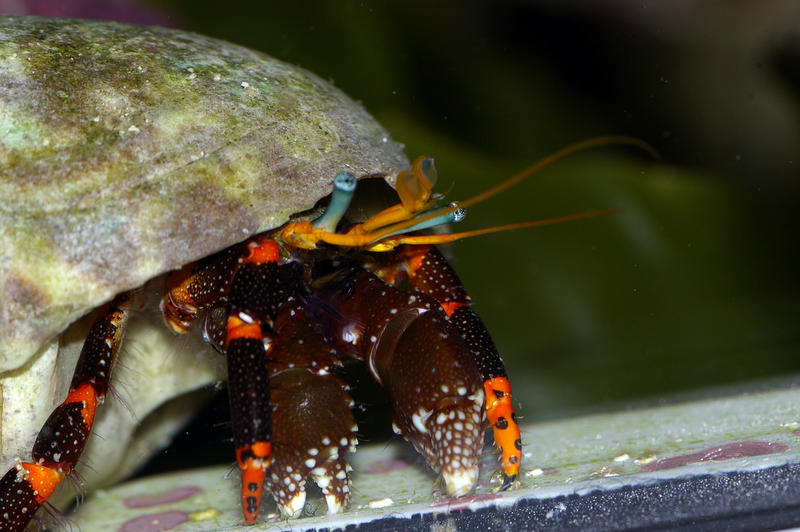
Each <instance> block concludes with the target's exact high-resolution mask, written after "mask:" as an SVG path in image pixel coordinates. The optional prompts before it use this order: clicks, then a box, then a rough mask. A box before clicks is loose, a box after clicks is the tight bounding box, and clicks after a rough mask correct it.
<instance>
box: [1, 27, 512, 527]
mask: <svg viewBox="0 0 800 532" xmlns="http://www.w3.org/2000/svg"><path fill="white" fill-rule="evenodd" d="M0 66H2V68H0V128H2V129H1V130H2V135H0V169H2V177H1V178H0V242H2V252H1V255H0V287H2V288H0V372H2V373H0V386H1V387H2V416H3V417H2V435H1V436H2V463H1V464H0V466H2V468H3V470H4V471H7V473H5V475H4V476H3V477H2V480H0V529H2V530H22V529H24V528H25V527H26V526H27V524H28V523H29V521H30V520H31V519H32V517H33V516H34V513H35V512H36V510H37V508H39V507H40V506H42V505H43V504H45V501H47V500H48V499H49V497H50V496H51V494H52V492H53V490H54V489H55V487H56V486H57V485H58V484H59V483H60V482H61V480H63V479H64V478H65V477H66V476H68V475H70V474H72V473H73V471H74V469H75V466H76V465H78V469H79V470H81V469H82V468H81V466H80V464H81V463H83V462H85V463H86V464H88V465H90V467H88V468H85V469H84V470H81V473H80V474H81V480H82V481H83V482H84V483H85V484H86V485H87V486H89V487H91V486H95V485H99V484H102V483H107V482H109V481H111V480H112V479H114V478H118V477H120V476H122V475H124V474H125V473H127V472H129V471H130V470H131V469H132V467H133V466H134V465H135V462H137V461H139V460H141V457H142V456H144V455H146V454H148V453H150V452H152V450H153V449H154V448H156V447H157V446H158V444H159V443H160V442H161V440H163V438H164V433H165V432H168V429H166V428H165V427H166V426H174V425H175V424H176V423H179V422H180V420H175V419H168V420H167V421H162V420H156V421H152V422H150V421H148V420H146V421H145V422H144V423H143V424H142V427H137V424H138V423H139V421H141V420H142V419H143V418H144V417H145V416H146V414H147V412H148V411H149V410H151V409H153V408H154V407H155V406H156V405H158V404H160V403H162V402H164V401H165V400H166V399H167V398H169V397H171V396H173V395H176V394H178V393H180V392H182V391H185V390H188V389H192V388H197V387H201V386H204V385H206V384H207V383H209V382H213V381H215V380H217V379H218V378H220V373H221V372H222V373H227V378H228V381H229V391H230V401H231V407H232V417H233V419H232V430H233V434H234V442H235V447H236V457H237V461H238V463H239V466H240V469H241V471H242V508H243V513H244V516H245V520H246V521H247V522H250V523H252V522H254V521H255V520H256V519H257V517H258V512H259V505H260V499H261V494H262V490H263V489H264V488H266V489H267V490H268V491H270V492H271V493H272V495H273V496H274V497H275V499H276V501H277V503H278V506H279V508H280V509H281V511H282V512H283V513H284V514H287V515H290V516H293V515H297V514H299V512H300V511H301V510H302V508H303V502H304V484H305V482H306V477H309V476H310V477H311V478H312V479H313V480H315V481H316V483H317V484H318V485H319V486H320V487H321V488H322V489H323V492H324V493H325V495H326V500H327V502H328V509H329V511H331V512H338V511H341V510H342V508H343V507H344V505H345V504H346V500H347V490H348V478H349V473H348V468H349V466H348V465H347V460H346V453H347V452H349V451H353V450H354V448H355V446H356V443H357V438H356V431H357V427H356V425H355V423H354V421H353V417H352V414H351V413H350V406H351V403H352V401H351V399H350V397H349V394H348V390H347V387H346V386H345V385H344V384H343V382H342V381H341V379H340V378H339V376H338V368H339V366H340V365H341V362H342V360H344V359H345V358H350V359H356V360H361V361H363V362H364V363H365V364H367V366H368V368H369V371H370V372H371V374H372V375H373V376H374V378H375V379H376V380H377V381H378V382H380V383H381V384H382V385H383V386H384V387H386V388H387V389H388V390H389V393H390V396H391V398H392V403H393V407H394V422H395V427H396V430H397V431H398V432H399V433H400V434H402V435H403V436H404V437H405V438H406V439H408V440H409V441H410V442H412V443H413V444H414V446H415V447H416V448H417V449H418V450H419V451H420V452H421V453H422V454H423V456H424V457H425V459H426V460H427V462H428V464H429V465H430V466H431V467H432V468H433V469H434V470H435V471H436V472H438V473H440V474H441V475H442V477H443V479H444V481H445V485H446V489H447V491H448V493H450V494H451V495H461V494H464V493H467V492H469V491H470V490H471V489H472V487H473V485H474V483H475V481H476V472H477V464H478V457H479V455H480V452H481V450H482V447H483V432H484V428H485V426H484V423H485V422H486V420H488V422H489V423H490V424H491V425H492V427H493V429H494V435H495V440H496V442H497V444H498V446H499V447H500V448H501V451H502V469H503V471H504V474H505V478H506V482H505V485H506V486H508V485H509V484H510V483H511V481H513V479H514V476H515V475H516V473H517V472H518V470H519V466H520V460H521V441H520V439H519V430H518V427H517V424H516V420H515V417H514V412H513V408H512V406H511V390H510V387H509V384H508V380H507V378H506V375H505V370H504V368H503V365H502V362H501V360H500V357H499V355H498V353H497V351H496V349H495V348H494V344H493V343H492V341H491V338H490V337H489V335H488V333H487V331H486V329H485V327H484V326H483V324H482V323H481V321H480V319H479V318H478V317H477V315H476V314H475V313H474V311H472V310H471V308H470V305H469V297H468V295H467V294H466V292H465V290H464V288H463V287H462V286H461V283H460V281H459V280H458V277H457V276H456V274H455V273H454V272H453V270H452V268H451V267H450V266H449V265H448V264H447V261H446V260H445V259H444V258H443V257H442V255H441V254H440V253H439V252H438V251H437V250H436V248H435V247H433V246H432V244H433V243H436V242H442V241H445V240H447V238H446V237H434V238H433V239H431V237H428V236H425V235H421V234H418V233H419V231H422V230H424V229H426V228H428V227H431V226H434V225H441V224H444V223H448V222H449V221H452V220H453V219H454V217H457V216H458V213H459V212H460V211H458V210H457V208H456V207H452V206H447V205H444V206H442V205H439V199H440V198H439V196H437V195H435V194H432V193H431V188H430V185H431V183H432V181H433V179H434V177H435V169H434V167H433V163H432V160H431V159H428V158H424V157H423V158H420V159H418V160H417V161H416V162H415V163H414V165H409V164H408V162H407V160H406V159H405V157H404V155H403V154H402V149H401V146H400V145H398V144H397V143H395V142H393V141H392V140H391V139H390V138H389V136H388V134H387V133H386V132H385V131H384V130H383V129H382V128H381V127H380V126H379V125H378V124H377V123H376V122H375V121H374V120H373V119H372V118H371V117H370V116H369V115H368V114H367V113H366V112H365V111H364V110H363V109H362V108H361V107H360V106H359V105H357V104H355V103H354V102H352V101H351V100H350V99H348V98H347V97H346V96H344V95H343V94H342V93H341V92H339V91H338V90H336V89H335V88H333V87H332V86H330V85H329V84H327V83H325V82H323V81H321V80H320V79H318V78H317V77H315V76H314V75H313V74H310V73H308V72H305V71H303V70H301V69H299V68H296V67H292V66H290V65H286V64H284V63H282V62H280V61H277V60H275V59H272V58H270V57H268V56H265V55H263V54H260V53H257V52H253V51H250V50H246V49H244V48H240V47H237V46H234V45H231V44H228V43H224V42H220V41H216V40H213V39H210V38H206V37H202V36H199V35H195V34H191V33H185V32H179V31H173V30H164V29H158V28H143V27H135V26H126V25H120V24H113V23H102V22H87V21H77V20H58V19H43V18H23V17H10V18H3V19H0ZM354 176H355V177H354ZM376 176H379V177H385V178H387V181H389V182H390V183H391V184H393V185H395V186H396V188H397V190H398V193H399V196H400V203H398V204H397V205H394V206H390V207H388V208H386V209H384V210H381V211H380V212H378V213H377V214H375V215H373V216H371V217H368V218H367V219H366V220H363V219H362V220H357V219H351V218H350V217H349V215H346V213H345V212H346V211H347V204H348V203H349V201H350V197H351V194H352V191H353V189H354V187H355V183H356V177H357V178H362V177H376ZM334 177H335V179H334ZM332 183H333V185H332ZM332 188H334V189H335V192H334V194H333V196H332V199H331V201H330V205H329V206H328V207H327V209H326V210H325V211H324V213H323V214H322V215H319V212H318V211H313V208H314V205H315V203H316V202H317V201H318V200H320V199H321V198H322V197H323V196H326V195H327V194H329V193H330V192H331V190H332ZM309 211H311V212H309ZM298 213H300V215H299V216H295V215H297V214H298ZM303 213H305V216H303ZM356 218H357V217H356ZM362 218H363V217H362ZM290 219H291V221H290ZM287 221H288V222H289V223H288V224H287V223H286V222H287ZM359 222H360V223H359ZM167 272H172V273H170V274H169V275H167V276H166V279H165V278H164V274H166V273H167ZM159 276H161V277H160V278H159ZM142 286H145V288H139V287H142ZM153 292H156V293H157V296H158V299H160V301H161V304H160V306H161V309H162V312H163V316H164V318H165V321H166V322H167V324H169V326H170V328H171V329H172V330H173V331H178V332H186V331H188V330H189V329H199V330H200V331H201V332H202V337H203V338H204V339H205V341H206V342H207V343H208V344H211V346H213V347H214V348H215V349H216V350H218V351H219V352H220V353H222V354H223V355H224V356H223V357H220V356H218V355H216V354H213V353H211V352H210V351H211V350H210V349H206V350H201V349H196V348H195V344H190V348H189V349H188V351H189V352H190V353H191V355H190V357H191V358H189V359H186V358H184V359H180V360H179V359H177V358H176V357H175V356H173V355H172V354H171V353H163V359H162V360H160V361H159V363H158V364H155V363H154V362H153V361H149V362H148V364H146V365H145V364H141V363H139V362H137V361H136V360H135V357H136V351H137V344H138V345H142V344H144V343H146V342H149V341H150V340H149V339H148V338H150V336H148V335H157V336H163V335H174V332H171V331H169V330H168V329H167V328H166V327H161V328H159V329H158V332H155V330H156V327H154V326H153V325H154V324H153V321H154V320H153V318H152V313H147V312H146V308H147V305H148V304H149V303H148V300H149V299H153V297H152V293H153ZM97 307H100V308H99V310H95V311H94V312H93V313H91V314H89V315H88V316H86V317H85V318H83V319H80V318H81V317H82V316H85V315H87V313H89V312H90V311H91V310H92V309H96V308H97ZM140 309H145V310H141V311H140ZM142 316H144V317H142ZM84 335H85V338H86V340H85V342H83V341H81V340H76V339H77V338H79V337H81V336H84ZM187 342H190V341H187ZM122 343H126V344H130V346H131V348H130V349H129V350H128V352H127V353H124V355H125V356H121V357H120V359H121V360H119V362H117V361H116V358H117V356H116V355H117V352H118V350H119V348H120V345H121V344H122ZM168 343H169V342H168ZM173 343H174V344H177V343H178V342H173ZM81 346H82V347H81ZM183 347H184V350H185V351H187V349H185V348H186V345H183ZM127 356H129V357H131V358H129V359H127V360H126V358H125V357H127ZM76 359H77V362H76ZM154 365H155V366H156V367H153V366H154ZM226 365H227V370H225V366H226ZM170 366H172V367H170ZM112 368H113V373H112ZM70 375H72V377H70ZM115 387H116V389H117V390H119V391H118V392H117V395H118V396H119V398H118V399H120V400H115V401H108V403H110V404H108V405H106V406H103V407H99V406H100V404H102V403H103V402H104V399H106V398H107V397H111V395H109V394H108V392H109V390H112V391H114V389H115ZM115 403H118V405H117V408H114V404H115ZM96 407H98V408H97V419H95V408H96ZM120 408H121V411H122V412H123V413H122V414H120ZM126 409H128V410H129V412H125V410H126ZM115 410H116V411H115ZM131 414H132V415H131ZM173 414H174V412H173ZM166 417H167V418H169V417H170V416H166ZM93 433H98V434H100V435H101V437H99V438H92V437H91V434H93Z"/></svg>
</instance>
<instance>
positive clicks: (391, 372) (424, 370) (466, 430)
mask: <svg viewBox="0 0 800 532" xmlns="http://www.w3.org/2000/svg"><path fill="white" fill-rule="evenodd" d="M395 320H396V321H395V322H394V323H392V322H390V323H389V324H388V325H387V327H386V332H385V333H384V335H383V336H382V337H381V339H380V340H379V345H378V346H377V349H376V350H375V351H374V353H375V359H374V361H373V364H372V366H373V367H374V368H375V369H376V370H377V373H378V376H379V377H380V379H381V381H382V382H383V384H384V385H385V386H386V387H387V388H388V390H389V393H390V395H391V397H392V403H393V407H394V412H395V430H397V431H399V433H401V434H402V435H403V437H405V438H406V439H407V440H409V441H410V442H411V443H413V444H414V446H415V447H416V448H417V450H418V451H419V452H420V453H422V454H423V455H424V456H425V459H426V460H427V462H428V464H429V465H430V466H431V468H433V469H434V470H435V471H437V472H439V473H440V474H441V475H442V479H443V480H444V484H445V488H446V489H447V493H448V494H449V495H451V496H461V495H466V494H467V493H469V492H470V491H471V490H472V488H473V487H474V486H475V483H476V482H477V480H478V465H479V462H480V456H481V450H482V448H483V430H484V429H483V407H484V391H483V388H482V385H481V378H480V373H479V372H478V369H477V367H476V365H475V363H474V361H473V359H472V358H471V355H470V351H469V348H468V347H467V346H466V345H465V344H464V341H463V339H462V337H461V334H460V333H459V332H458V330H457V329H456V328H455V327H454V326H453V325H452V324H451V323H450V322H449V321H448V320H447V318H446V317H445V315H444V313H443V312H440V311H438V309H437V310H431V311H428V312H425V313H423V314H420V315H418V316H416V317H414V318H413V319H410V320H409V319H407V317H405V318H404V317H403V316H400V317H398V318H395Z"/></svg>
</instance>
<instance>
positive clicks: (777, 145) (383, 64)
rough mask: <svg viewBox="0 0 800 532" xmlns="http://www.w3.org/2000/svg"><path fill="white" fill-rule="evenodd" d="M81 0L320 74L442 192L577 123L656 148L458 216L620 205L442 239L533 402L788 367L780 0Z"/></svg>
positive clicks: (791, 76) (482, 177)
mask: <svg viewBox="0 0 800 532" xmlns="http://www.w3.org/2000/svg"><path fill="white" fill-rule="evenodd" d="M16 3H17V4H19V2H16ZM31 3H32V4H36V3H37V2H31ZM47 3H48V2H46V1H45V0H42V1H41V2H39V4H47ZM51 4H53V5H57V4H58V3H57V2H51ZM78 4H79V5H81V6H83V5H84V4H85V5H86V6H89V7H85V12H81V11H78V12H75V11H66V12H65V11H63V9H66V8H63V7H57V8H53V9H56V10H58V9H62V11H61V12H58V11H56V12H55V13H53V12H50V14H61V15H65V14H66V15H71V16H83V17H97V18H117V19H123V20H128V21H135V22H149V23H156V24H166V25H171V26H174V27H180V28H184V29H189V30H193V31H197V32H200V33H204V34H207V35H211V36H214V37H218V38H222V39H225V40H228V41H232V42H235V43H239V44H243V45H245V46H248V47H251V48H255V49H258V50H262V51H265V52H267V53H269V54H271V55H274V56H275V57H278V58H280V59H284V60H286V61H289V62H292V63H296V64H299V65H302V66H304V67H306V68H307V69H309V70H311V71H313V72H316V73H317V74H319V75H320V76H322V77H323V78H326V79H330V80H332V81H333V82H334V83H335V84H336V85H337V86H339V87H340V88H342V89H343V90H344V91H345V92H347V93H348V94H350V95H351V96H352V97H353V98H355V99H357V100H360V101H362V102H363V103H364V105H365V106H366V108H367V109H368V110H370V111H371V112H372V114H374V115H375V116H376V117H377V118H378V120H379V121H380V122H381V123H383V125H384V126H385V127H386V128H387V129H388V130H389V131H391V132H392V134H393V136H394V137H395V139H397V140H399V141H400V142H403V143H405V145H406V149H407V153H408V155H409V157H410V158H414V157H416V156H417V155H419V154H430V155H433V156H435V157H436V162H437V167H438V169H439V175H440V182H441V185H442V189H447V187H449V186H450V185H452V192H451V197H453V198H465V197H468V196H470V195H472V194H474V193H476V192H477V191H479V190H482V189H484V188H486V187H488V186H490V185H491V184H493V183H495V182H497V181H498V180H501V179H503V178H505V177H508V176H509V175H511V174H512V173H513V172H514V171H516V170H518V169H520V168H523V167H525V166H527V165H528V164H530V163H532V162H533V161H535V160H537V159H539V158H541V157H542V156H544V155H546V154H548V153H550V152H552V151H554V150H556V149H558V148H560V147H562V146H564V145H566V144H569V143H571V142H574V141H576V140H580V139H584V138H587V137H592V136H596V135H606V134H627V135H634V136H637V137H639V138H641V139H643V140H645V141H647V142H649V143H650V144H652V145H653V146H655V147H656V149H658V151H659V152H660V153H661V154H662V159H661V160H658V161H654V160H651V159H649V158H647V157H646V156H644V155H643V154H641V153H637V152H636V151H635V150H631V149H627V148H618V147H617V148H615V147H609V148H605V149H598V150H593V151H591V152H587V153H583V154H580V155H576V156H573V157H571V158H570V159H568V160H566V161H564V162H561V163H559V164H557V165H556V166H554V167H552V168H550V169H548V170H546V171H544V172H542V173H541V174H540V175H538V176H536V177H535V178H532V179H531V180H530V181H528V182H526V183H524V184H522V185H521V186H519V187H518V188H516V189H514V190H513V191H510V192H508V193H506V194H504V195H503V196H501V197H497V198H493V199H492V200H490V201H488V202H487V203H486V204H484V205H479V206H476V207H474V208H472V209H471V211H470V214H469V217H468V219H467V221H466V222H465V223H464V224H465V226H466V227H467V228H477V227H484V226H489V225H496V224H503V223H509V222H515V221H524V220H531V219H537V218H546V217H552V216H559V215H563V214H568V213H572V212H577V211H582V210H586V209H592V208H604V207H618V208H620V209H621V212H620V213H618V214H614V215H609V216H604V217H600V218H593V219H589V220H584V221H579V222H572V223H568V224H563V225H557V226H551V227H546V228H541V229H531V230H523V231H516V232H510V233H504V234H496V235H491V236H485V237H481V238H477V239H473V240H469V241H465V242H462V243H459V244H456V245H455V254H456V257H457V264H456V266H457V268H458V271H459V272H460V274H461V275H462V278H463V280H464V282H465V284H466V286H467V288H468V289H469V290H470V292H471V294H472V296H473V299H474V301H475V306H476V309H477V310H478V312H479V313H480V314H481V316H482V317H483V318H484V320H485V321H486V322H487V325H488V327H489V329H490V330H491V331H492V333H493V335H494V338H495V340H496V342H497V344H498V346H499V347H500V349H501V352H502V353H503V356H504V358H505V360H506V365H507V367H508V369H509V373H510V375H511V379H512V383H513V386H514V391H515V397H516V398H517V399H518V400H519V402H520V404H521V408H520V411H521V414H522V415H523V416H524V418H525V420H526V421H533V422H535V421H541V420H545V419H550V418H556V417H564V416H569V415H575V414H578V413H582V412H586V411H593V410H597V409H611V408H619V407H620V405H631V404H634V403H637V402H641V401H644V402H651V403H652V402H658V401H661V400H662V399H663V398H665V397H674V396H675V394H681V393H683V392H688V391H692V390H698V389H703V390H709V389H710V388H713V387H717V386H722V385H730V384H731V383H741V382H745V381H752V380H754V379H760V378H766V377H773V376H780V375H787V374H792V373H797V372H798V371H800V360H798V356H797V355H798V354H799V353H798V352H799V351H800V327H798V318H800V297H799V296H800V283H798V281H797V272H798V265H800V264H799V263H800V254H798V244H797V237H796V235H797V230H798V227H799V226H800V223H799V222H798V218H797V215H796V206H797V205H798V201H797V199H798V196H799V195H800V194H798V192H800V182H798V176H800V172H799V171H798V169H799V167H800V112H799V111H800V109H798V107H799V104H800V4H799V3H797V2H796V1H794V0H787V1H760V2H751V1H738V2H736V1H734V2H731V1H725V2H722V1H699V0H698V1H696V2H693V1H682V2H668V1H662V2H655V1H654V2H650V1H643V0H638V1H633V0H620V1H616V2H597V1H582V2H578V1H527V2H523V1H510V0H497V1H492V2H488V1H487V2H469V1H455V0H447V1H430V0H429V1H421V0H411V1H404V2H382V1H378V0H372V1H361V2H353V1H349V2H348V1H320V2H304V1H294V2H291V3H290V2H265V1H239V2H237V1H229V2H218V1H215V2H210V1H200V0H191V1H190V0H160V1H155V0H153V1H151V2H147V3H144V4H143V3H134V1H133V0H130V1H128V2H123V1H121V0H118V1H116V2H104V3H103V5H104V6H105V8H104V9H110V8H109V6H112V7H115V9H118V10H119V13H122V14H120V15H117V14H113V13H112V14H108V12H107V11H104V12H102V13H99V14H98V13H97V12H96V11H95V12H93V11H91V9H92V8H91V6H92V5H95V4H93V3H92V2H91V1H90V0H85V1H84V2H82V3H76V5H78ZM51 7H52V6H51ZM76 9H77V8H76ZM81 9H84V8H83V7H82V8H81ZM114 13H116V12H114ZM734 386H735V387H740V386H741V385H740V384H735V385H734Z"/></svg>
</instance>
